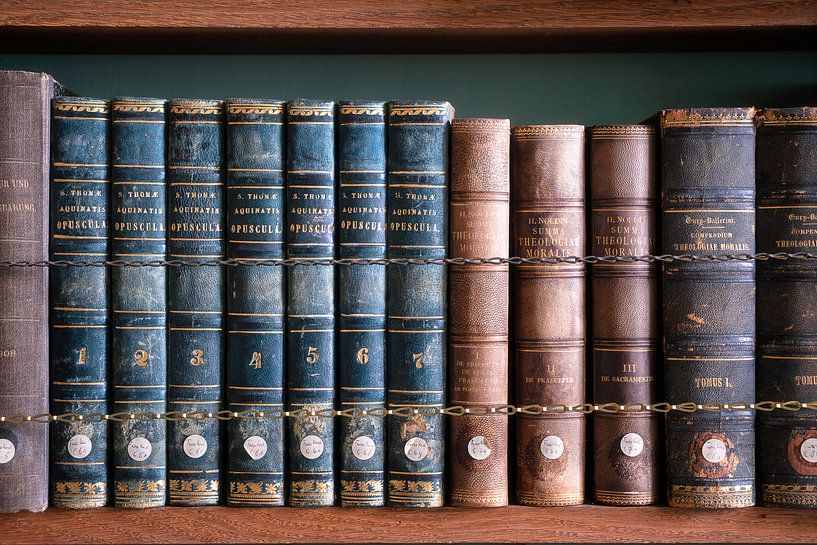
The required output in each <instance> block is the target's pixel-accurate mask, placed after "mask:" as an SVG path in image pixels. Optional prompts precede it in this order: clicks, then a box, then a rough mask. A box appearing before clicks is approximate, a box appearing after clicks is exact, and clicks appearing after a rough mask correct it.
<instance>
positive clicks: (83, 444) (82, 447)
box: [68, 435, 93, 459]
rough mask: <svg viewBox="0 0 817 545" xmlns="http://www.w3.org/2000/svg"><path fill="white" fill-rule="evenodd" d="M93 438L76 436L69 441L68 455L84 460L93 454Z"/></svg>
mask: <svg viewBox="0 0 817 545" xmlns="http://www.w3.org/2000/svg"><path fill="white" fill-rule="evenodd" d="M92 447H93V443H91V438H90V437H88V436H87V435H75V436H73V437H72V438H71V439H69V440H68V454H70V455H71V456H72V457H73V458H77V459H82V458H85V457H86V456H88V455H89V454H91V448H92Z"/></svg>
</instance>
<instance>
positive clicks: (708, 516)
mask: <svg viewBox="0 0 817 545" xmlns="http://www.w3.org/2000/svg"><path fill="white" fill-rule="evenodd" d="M814 517H815V512H814V511H809V510H795V509H778V508H765V507H752V508H747V509H736V510H730V511H719V510H692V509H673V508H669V507H601V506H594V505H582V506H577V507H558V508H537V507H521V506H511V507H507V508H501V509H458V508H452V507H445V508H441V509H428V510H424V509H394V508H380V509H356V508H347V509H342V508H339V507H330V508H316V509H292V508H234V507H200V508H184V507H164V508H156V509H147V510H126V509H114V508H110V507H106V508H101V509H93V510H85V511H69V510H60V509H49V510H47V511H45V512H44V513H17V514H13V515H0V541H3V542H4V543H19V544H28V543H48V544H50V545H61V544H69V543H293V542H301V543H371V542H381V543H382V542H390V543H423V542H454V543H469V542H700V543H730V542H738V543H762V542H786V543H814V542H815V541H817V526H815V524H814V520H815V519H814Z"/></svg>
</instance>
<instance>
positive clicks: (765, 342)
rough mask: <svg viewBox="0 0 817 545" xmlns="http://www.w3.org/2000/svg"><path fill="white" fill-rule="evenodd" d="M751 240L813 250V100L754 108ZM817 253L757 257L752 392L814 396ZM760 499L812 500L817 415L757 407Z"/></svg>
mask: <svg viewBox="0 0 817 545" xmlns="http://www.w3.org/2000/svg"><path fill="white" fill-rule="evenodd" d="M756 120H757V144H756V145H757V154H756V158H757V165H756V166H757V170H756V175H757V250H758V251H759V252H768V253H776V252H790V253H796V252H809V253H815V251H817V227H815V226H817V108H813V107H812V108H780V109H765V110H762V111H761V112H759V113H758V115H757V117H756ZM816 282H817V263H815V262H814V261H813V260H796V259H789V260H786V261H777V260H769V261H759V262H758V264H757V307H756V308H757V356H758V357H757V397H758V399H762V400H769V401H801V402H808V401H814V400H815V399H817V315H816V314H815V312H814V308H815V307H817V293H815V289H814V287H815V283H816ZM757 435H758V441H757V442H758V448H757V467H758V479H759V481H760V494H761V501H762V503H763V504H764V505H771V506H781V507H812V508H814V507H817V418H816V417H815V416H814V413H813V412H812V411H807V410H806V411H799V412H789V411H785V410H781V409H778V410H775V411H772V412H765V411H764V412H761V411H758V412H757Z"/></svg>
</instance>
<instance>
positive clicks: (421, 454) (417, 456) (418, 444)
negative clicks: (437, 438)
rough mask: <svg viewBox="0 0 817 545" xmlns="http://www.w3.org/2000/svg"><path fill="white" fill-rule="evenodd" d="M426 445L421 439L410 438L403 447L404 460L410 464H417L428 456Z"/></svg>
mask: <svg viewBox="0 0 817 545" xmlns="http://www.w3.org/2000/svg"><path fill="white" fill-rule="evenodd" d="M428 450H429V449H428V443H426V440H425V439H423V438H422V437H412V438H411V439H409V440H408V441H406V446H405V447H403V452H405V453H406V458H408V459H409V460H411V461H412V462H419V461H420V460H422V459H423V458H425V457H426V456H428Z"/></svg>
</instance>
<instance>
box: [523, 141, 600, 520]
mask: <svg viewBox="0 0 817 545" xmlns="http://www.w3.org/2000/svg"><path fill="white" fill-rule="evenodd" d="M511 146H512V154H511V156H512V158H513V159H512V160H513V166H512V172H513V182H514V199H513V200H514V202H513V204H514V208H513V212H514V220H513V221H514V229H515V232H514V241H515V243H514V253H515V255H517V256H521V257H559V256H571V255H584V252H585V226H584V225H585V216H584V127H582V126H580V125H534V126H525V127H514V128H513V130H512V132H511ZM584 278H585V267H584V265H583V264H558V265H551V264H533V265H518V266H516V267H515V274H514V282H515V285H514V303H515V304H514V327H515V330H516V331H515V333H516V342H515V348H516V393H517V400H516V402H517V405H522V406H524V405H530V404H538V405H549V406H552V405H555V404H565V405H576V404H579V403H583V402H584V376H585V321H584V307H585V279H584ZM514 418H516V420H517V424H516V426H517V427H516V435H517V438H516V441H517V468H516V469H517V471H516V499H517V501H519V503H521V504H524V505H575V504H580V503H582V502H583V501H584V447H585V445H584V442H585V421H584V415H583V414H581V413H574V412H571V413H558V414H552V413H551V414H542V415H528V414H520V415H518V416H516V417H514Z"/></svg>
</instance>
